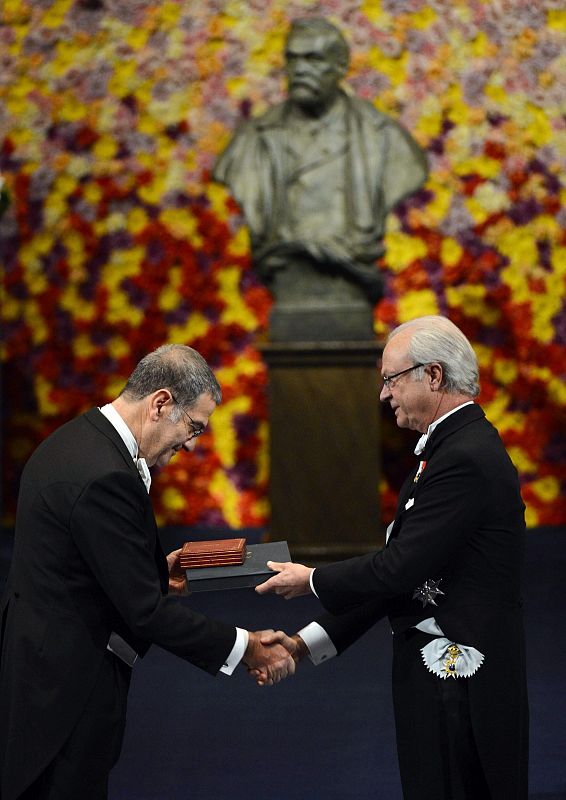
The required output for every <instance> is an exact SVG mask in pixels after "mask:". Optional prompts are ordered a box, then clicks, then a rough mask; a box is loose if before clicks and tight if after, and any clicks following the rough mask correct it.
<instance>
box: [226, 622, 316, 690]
mask: <svg viewBox="0 0 566 800" xmlns="http://www.w3.org/2000/svg"><path fill="white" fill-rule="evenodd" d="M248 635H249V643H248V647H247V649H246V652H245V653H244V657H243V659H242V663H243V664H245V666H246V667H247V669H248V674H249V675H250V677H252V678H253V679H254V680H255V682H256V683H257V685H258V686H273V684H274V683H279V681H281V680H283V678H288V677H289V676H290V675H294V674H295V667H296V665H297V664H298V663H299V661H300V660H301V659H302V658H304V656H306V655H308V648H307V646H306V644H305V643H304V641H303V640H302V639H301V637H300V636H299V635H298V634H297V633H296V634H294V635H293V636H287V634H286V633H285V632H284V631H274V630H265V631H255V632H252V631H249V634H248Z"/></svg>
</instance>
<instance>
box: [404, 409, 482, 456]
mask: <svg viewBox="0 0 566 800" xmlns="http://www.w3.org/2000/svg"><path fill="white" fill-rule="evenodd" d="M473 404H474V401H473V400H468V401H467V402H465V403H462V404H461V405H459V406H456V408H453V409H452V410H451V411H447V412H446V414H443V415H442V416H441V417H439V418H438V419H435V420H434V422H431V423H430V425H429V426H428V430H427V432H426V433H425V434H423V435H422V436H421V438H420V439H419V441H418V442H417V446H416V447H415V455H416V456H420V454H421V453H422V451H423V450H424V449H425V445H426V443H427V441H428V439H429V437H430V435H431V433H432V432H433V430H434V429H435V428H436V427H437V425H440V423H441V422H444V420H445V419H448V417H449V416H450V415H451V414H454V413H455V412H456V411H459V410H460V409H461V408H465V407H466V406H471V405H473Z"/></svg>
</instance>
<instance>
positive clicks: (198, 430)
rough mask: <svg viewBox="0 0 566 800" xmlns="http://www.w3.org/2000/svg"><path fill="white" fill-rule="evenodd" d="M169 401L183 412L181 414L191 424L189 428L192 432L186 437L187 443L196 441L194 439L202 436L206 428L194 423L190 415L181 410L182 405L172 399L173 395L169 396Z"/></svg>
mask: <svg viewBox="0 0 566 800" xmlns="http://www.w3.org/2000/svg"><path fill="white" fill-rule="evenodd" d="M171 400H172V401H173V402H174V403H176V404H177V405H178V406H179V408H180V409H181V411H182V412H183V414H184V415H185V416H186V417H187V419H188V420H189V422H190V423H191V428H192V430H191V432H190V433H189V435H188V436H187V441H188V442H190V441H191V439H196V438H197V436H200V435H201V434H203V433H204V432H205V430H206V428H205V427H204V425H200V424H199V423H198V422H195V421H194V419H193V418H192V417H191V415H190V414H188V413H187V412H186V411H185V409H184V408H183V406H182V405H181V404H180V403H179V401H178V400H176V399H175V398H174V397H173V395H171Z"/></svg>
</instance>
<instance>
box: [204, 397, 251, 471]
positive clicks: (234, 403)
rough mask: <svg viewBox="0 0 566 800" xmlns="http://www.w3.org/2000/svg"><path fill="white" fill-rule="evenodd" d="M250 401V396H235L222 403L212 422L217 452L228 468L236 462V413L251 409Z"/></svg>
mask: <svg viewBox="0 0 566 800" xmlns="http://www.w3.org/2000/svg"><path fill="white" fill-rule="evenodd" d="M250 403H251V401H250V398H249V397H244V396H240V397H235V398H234V399H233V400H229V401H228V402H227V403H222V405H220V406H218V408H217V409H216V411H215V412H214V417H213V418H212V423H211V424H212V430H213V431H214V442H215V445H216V452H217V453H218V456H219V458H220V461H221V463H222V466H223V467H224V468H226V469H229V468H230V467H233V466H234V465H235V463H236V450H237V447H238V440H237V437H236V431H235V430H234V414H245V413H247V412H248V411H249V409H250Z"/></svg>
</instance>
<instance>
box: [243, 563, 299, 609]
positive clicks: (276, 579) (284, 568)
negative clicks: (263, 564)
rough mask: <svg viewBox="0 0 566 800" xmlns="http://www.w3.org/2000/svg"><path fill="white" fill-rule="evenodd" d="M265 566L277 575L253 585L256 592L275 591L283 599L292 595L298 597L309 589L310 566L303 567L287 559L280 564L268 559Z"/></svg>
mask: <svg viewBox="0 0 566 800" xmlns="http://www.w3.org/2000/svg"><path fill="white" fill-rule="evenodd" d="M267 566H268V567H269V569H272V570H273V571H274V572H277V573H278V574H277V575H274V576H273V578H269V579H268V580H267V581H265V583H260V585H259V586H256V587H255V590H256V592H257V593H258V594H267V592H275V594H280V595H281V596H282V597H284V598H285V600H290V599H291V598H292V597H299V596H300V595H302V594H309V593H310V591H311V585H310V576H311V572H312V567H305V566H303V564H293V563H292V562H291V561H287V562H285V563H284V564H281V563H279V562H277V561H268V562H267Z"/></svg>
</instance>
